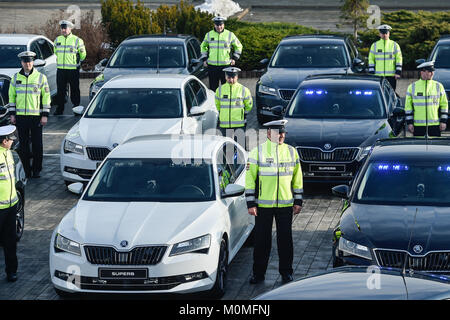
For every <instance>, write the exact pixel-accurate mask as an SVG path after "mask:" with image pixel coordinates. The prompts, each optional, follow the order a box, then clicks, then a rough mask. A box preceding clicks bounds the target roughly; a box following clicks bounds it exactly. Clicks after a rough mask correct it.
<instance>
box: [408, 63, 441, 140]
mask: <svg viewBox="0 0 450 320" xmlns="http://www.w3.org/2000/svg"><path fill="white" fill-rule="evenodd" d="M417 69H419V70H420V79H419V80H417V81H416V82H413V83H412V84H410V85H409V86H408V89H407V90H406V99H405V114H406V124H407V125H408V130H409V132H411V133H412V134H414V136H422V137H423V136H425V135H426V134H428V136H435V137H440V136H441V131H444V130H445V129H446V128H447V119H448V101H447V95H446V93H445V90H444V86H443V85H442V83H440V82H438V81H434V80H433V75H434V61H427V62H424V63H422V64H420V65H419V66H418V67H417Z"/></svg>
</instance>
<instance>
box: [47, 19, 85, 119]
mask: <svg viewBox="0 0 450 320" xmlns="http://www.w3.org/2000/svg"><path fill="white" fill-rule="evenodd" d="M59 25H60V27H61V35H60V36H58V37H57V38H56V40H55V54H56V67H57V72H56V86H57V89H58V93H57V99H56V103H57V107H56V110H55V112H54V115H61V114H63V113H64V104H65V102H66V101H65V97H66V91H67V84H69V85H70V100H71V101H72V108H73V107H76V106H79V105H80V63H81V62H82V61H83V60H84V59H86V48H85V46H84V42H83V40H82V39H81V38H79V37H77V36H76V35H74V34H73V33H72V28H73V27H74V25H73V23H72V22H70V21H66V20H62V21H60V22H59Z"/></svg>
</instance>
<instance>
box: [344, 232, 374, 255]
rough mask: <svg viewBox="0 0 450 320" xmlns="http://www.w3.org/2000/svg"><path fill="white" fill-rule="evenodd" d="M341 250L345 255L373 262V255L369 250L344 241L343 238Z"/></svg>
mask: <svg viewBox="0 0 450 320" xmlns="http://www.w3.org/2000/svg"><path fill="white" fill-rule="evenodd" d="M339 250H341V251H342V252H344V253H348V254H351V255H354V256H358V257H361V258H365V259H369V260H372V255H371V254H370V250H369V248H367V247H365V246H362V245H360V244H357V243H356V242H352V241H350V240H347V239H344V238H343V237H342V236H341V237H340V238H339Z"/></svg>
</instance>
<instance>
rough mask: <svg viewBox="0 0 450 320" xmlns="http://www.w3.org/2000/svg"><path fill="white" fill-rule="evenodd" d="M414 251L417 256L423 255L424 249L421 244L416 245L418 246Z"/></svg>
mask: <svg viewBox="0 0 450 320" xmlns="http://www.w3.org/2000/svg"><path fill="white" fill-rule="evenodd" d="M413 251H414V252H415V253H417V254H419V253H422V251H423V247H422V246H421V245H420V244H416V245H415V246H414V247H413Z"/></svg>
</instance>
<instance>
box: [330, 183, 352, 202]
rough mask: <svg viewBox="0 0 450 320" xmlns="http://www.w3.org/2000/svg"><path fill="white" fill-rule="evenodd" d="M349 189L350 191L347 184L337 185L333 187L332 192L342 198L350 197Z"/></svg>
mask: <svg viewBox="0 0 450 320" xmlns="http://www.w3.org/2000/svg"><path fill="white" fill-rule="evenodd" d="M349 191H350V187H349V186H347V185H345V184H341V185H338V186H335V187H333V188H332V189H331V192H332V193H333V194H334V195H335V196H338V197H339V198H342V199H348V193H349Z"/></svg>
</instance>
